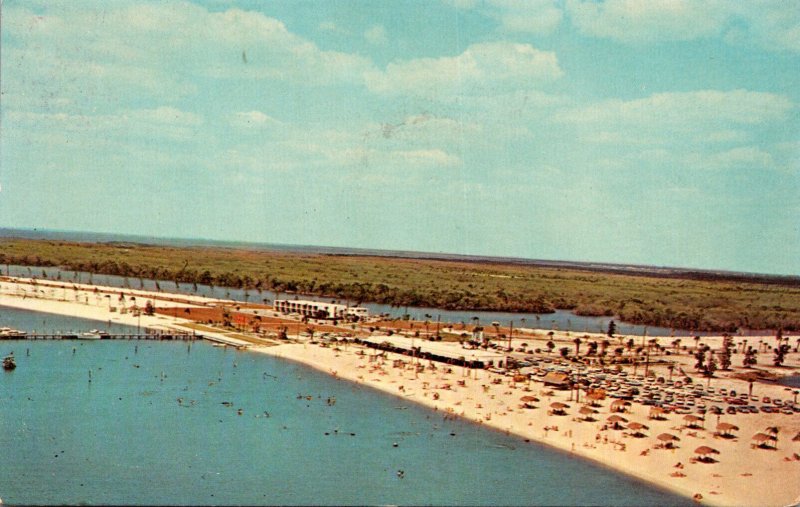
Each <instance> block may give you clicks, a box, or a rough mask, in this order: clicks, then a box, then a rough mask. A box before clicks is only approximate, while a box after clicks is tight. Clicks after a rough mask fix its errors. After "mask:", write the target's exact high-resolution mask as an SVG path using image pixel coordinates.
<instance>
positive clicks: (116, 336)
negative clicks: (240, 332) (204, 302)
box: [0, 331, 204, 341]
mask: <svg viewBox="0 0 800 507" xmlns="http://www.w3.org/2000/svg"><path fill="white" fill-rule="evenodd" d="M203 338H204V336H202V335H199V334H195V333H188V332H175V331H170V332H163V333H162V332H156V333H108V334H102V335H101V336H100V338H86V337H81V334H80V333H75V332H58V333H26V334H23V335H14V336H1V337H0V341H2V340H81V341H95V340H98V339H99V340H174V341H194V340H202V339H203Z"/></svg>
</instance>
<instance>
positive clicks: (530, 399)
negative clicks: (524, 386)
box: [519, 395, 539, 403]
mask: <svg viewBox="0 0 800 507" xmlns="http://www.w3.org/2000/svg"><path fill="white" fill-rule="evenodd" d="M519 401H523V402H525V403H530V402H533V401H539V398H537V397H536V396H530V395H529V396H523V397H522V398H520V399H519Z"/></svg>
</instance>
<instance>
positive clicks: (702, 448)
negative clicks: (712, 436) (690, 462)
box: [694, 445, 719, 456]
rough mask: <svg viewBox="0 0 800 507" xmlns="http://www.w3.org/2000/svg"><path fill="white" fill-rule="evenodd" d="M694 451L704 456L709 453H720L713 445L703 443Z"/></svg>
mask: <svg viewBox="0 0 800 507" xmlns="http://www.w3.org/2000/svg"><path fill="white" fill-rule="evenodd" d="M694 452H695V454H700V455H703V456H705V455H708V454H719V451H718V450H716V449H714V448H712V447H709V446H707V445H701V446H700V447H698V448H697V449H695V450H694Z"/></svg>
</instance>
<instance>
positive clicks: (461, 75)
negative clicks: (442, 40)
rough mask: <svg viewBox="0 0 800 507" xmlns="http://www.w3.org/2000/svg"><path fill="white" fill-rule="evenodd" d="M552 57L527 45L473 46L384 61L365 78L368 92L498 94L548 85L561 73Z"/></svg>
mask: <svg viewBox="0 0 800 507" xmlns="http://www.w3.org/2000/svg"><path fill="white" fill-rule="evenodd" d="M562 74H563V73H562V71H561V68H560V67H559V65H558V59H557V58H556V55H555V53H553V52H550V51H541V50H538V49H536V48H534V47H533V46H531V45H529V44H513V43H508V42H491V43H482V44H473V45H471V46H469V47H468V48H467V49H466V50H465V51H464V52H463V53H461V54H460V55H457V56H452V57H448V56H446V57H440V58H419V59H415V60H407V61H401V62H393V63H390V64H389V65H388V66H387V67H386V70H385V71H372V72H368V73H367V74H366V80H367V86H368V87H369V88H370V89H371V90H372V91H374V92H378V93H385V94H407V95H420V96H426V97H431V98H435V97H452V96H454V95H455V96H458V95H481V94H487V93H498V92H501V91H502V90H503V89H506V90H508V89H512V90H513V89H521V88H527V87H529V86H531V85H532V84H537V83H543V82H549V81H553V80H555V79H557V78H559V77H560V76H561V75H562Z"/></svg>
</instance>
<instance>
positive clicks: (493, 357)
mask: <svg viewBox="0 0 800 507" xmlns="http://www.w3.org/2000/svg"><path fill="white" fill-rule="evenodd" d="M360 341H361V343H364V344H368V345H371V346H375V347H376V348H384V347H383V346H391V347H392V348H394V349H396V350H395V351H406V352H411V350H412V349H413V348H416V349H418V351H419V355H420V356H421V357H429V358H431V359H433V360H436V361H442V362H448V360H453V361H456V362H466V363H470V364H474V365H476V366H474V367H479V368H483V367H484V366H498V365H500V364H501V363H503V362H505V357H506V356H505V355H504V354H500V353H497V352H494V351H491V350H483V349H465V348H462V347H461V345H459V344H458V343H454V342H435V341H434V342H432V341H429V340H425V339H423V338H410V337H408V336H401V335H396V334H395V335H392V336H388V335H372V336H369V337H366V338H362V339H361V340H360ZM478 364H480V366H478Z"/></svg>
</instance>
